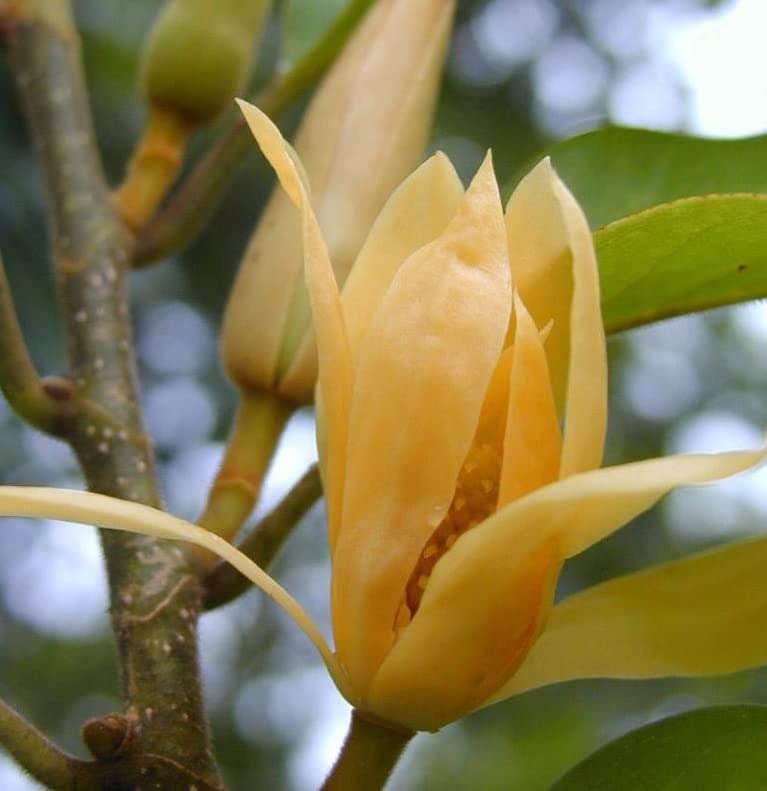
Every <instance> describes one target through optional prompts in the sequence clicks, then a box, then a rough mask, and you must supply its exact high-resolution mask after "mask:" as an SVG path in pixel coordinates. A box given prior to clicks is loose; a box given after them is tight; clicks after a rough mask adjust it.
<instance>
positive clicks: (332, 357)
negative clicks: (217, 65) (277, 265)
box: [238, 100, 352, 542]
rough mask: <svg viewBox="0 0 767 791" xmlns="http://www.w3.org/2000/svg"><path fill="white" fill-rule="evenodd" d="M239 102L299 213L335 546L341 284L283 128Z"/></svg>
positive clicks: (343, 346)
mask: <svg viewBox="0 0 767 791" xmlns="http://www.w3.org/2000/svg"><path fill="white" fill-rule="evenodd" d="M238 104H239V106H240V109H241V110H242V112H243V114H244V116H245V119H246V121H247V122H248V125H249V126H250V130H251V131H252V132H253V135H254V137H255V138H256V141H257V142H258V144H259V146H260V147H261V150H262V152H263V154H264V156H265V157H266V158H267V159H268V160H269V163H270V164H271V165H272V167H273V168H274V170H275V172H276V174H277V177H278V178H279V180H280V183H281V184H282V187H283V189H284V190H285V192H286V193H287V194H288V197H289V198H290V199H291V201H292V202H293V203H294V204H295V206H296V207H298V208H299V209H300V210H301V216H302V227H303V241H304V256H305V265H306V266H305V268H306V283H307V288H308V291H309V297H310V300H311V305H312V314H313V318H314V327H315V333H316V337H317V357H318V363H319V385H318V386H319V390H320V392H321V393H322V404H323V419H324V421H325V423H326V435H327V440H326V442H325V458H324V460H323V468H324V482H325V485H326V487H327V488H326V490H325V498H326V502H327V509H328V529H329V532H330V535H331V542H332V541H333V539H334V536H335V535H336V534H337V532H338V529H339V525H340V519H341V498H342V494H343V483H344V470H345V462H346V459H345V457H346V435H347V419H348V415H349V405H350V402H351V391H352V364H351V355H350V353H349V346H348V342H347V336H346V329H345V327H344V317H343V310H342V308H341V300H340V297H339V295H338V286H337V285H336V280H335V275H334V274H333V268H332V267H331V265H330V259H329V258H328V251H327V248H326V246H325V241H324V240H323V238H322V232H321V231H320V227H319V225H318V224H317V218H316V217H315V216H314V212H313V211H312V206H311V202H310V201H309V198H308V187H307V185H306V183H305V180H304V177H303V173H302V172H301V170H302V169H301V165H300V162H299V161H298V159H297V156H296V153H295V152H294V151H293V149H292V148H291V147H290V145H289V144H288V143H287V142H286V141H285V140H284V139H283V137H282V135H281V134H280V131H279V129H277V127H276V126H275V125H274V124H273V123H272V122H271V121H270V120H269V118H268V117H267V116H266V115H264V113H262V112H261V111H260V110H259V109H258V108H257V107H254V106H253V105H252V104H248V103H247V102H243V101H240V100H238Z"/></svg>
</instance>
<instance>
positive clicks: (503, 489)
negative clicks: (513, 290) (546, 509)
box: [498, 295, 562, 508]
mask: <svg viewBox="0 0 767 791" xmlns="http://www.w3.org/2000/svg"><path fill="white" fill-rule="evenodd" d="M514 314H515V316H516V332H515V334H514V359H513V362H512V369H511V384H510V388H509V401H508V415H507V418H506V436H505V439H504V443H503V464H502V466H501V483H500V492H499V495H498V507H499V508H500V507H502V506H504V505H506V504H507V503H510V502H512V501H513V500H517V499H519V498H520V497H522V496H524V495H526V494H528V493H529V492H532V491H533V490H535V489H538V488H540V487H541V486H545V485H546V484H547V483H551V482H552V481H555V480H556V479H557V476H558V475H559V462H560V454H561V450H562V439H561V436H560V431H559V420H558V418H557V408H556V405H555V404H554V395H553V393H552V391H551V380H550V378H549V368H548V365H547V363H546V352H545V351H544V349H543V343H542V342H541V338H540V335H539V333H538V329H537V328H536V326H535V324H534V323H533V320H532V318H531V316H530V314H529V313H528V312H527V309H526V308H525V305H524V304H523V302H522V300H521V299H520V298H519V296H518V295H516V296H515V299H514Z"/></svg>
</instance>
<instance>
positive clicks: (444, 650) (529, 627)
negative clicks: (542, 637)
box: [361, 528, 562, 730]
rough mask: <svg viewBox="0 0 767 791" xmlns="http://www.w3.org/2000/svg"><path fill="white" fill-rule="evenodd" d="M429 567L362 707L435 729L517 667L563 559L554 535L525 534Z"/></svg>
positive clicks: (542, 615)
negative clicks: (469, 558)
mask: <svg viewBox="0 0 767 791" xmlns="http://www.w3.org/2000/svg"><path fill="white" fill-rule="evenodd" d="M480 531H481V528H476V529H475V530H474V531H470V532H469V533H467V534H465V535H464V536H463V537H462V538H460V539H459V540H458V542H457V543H456V544H455V545H454V547H453V549H451V550H450V551H449V552H448V553H447V554H446V555H445V556H444V557H443V558H442V559H441V560H440V561H439V562H438V563H437V565H436V566H435V568H434V572H433V575H432V578H431V580H430V581H429V583H428V585H427V587H426V590H425V591H424V597H423V600H422V601H421V605H420V607H419V609H418V611H417V612H416V614H415V617H414V618H413V620H412V622H411V623H410V624H409V625H408V626H406V627H405V628H404V629H403V630H402V631H401V632H400V636H399V639H398V640H397V642H396V644H395V645H394V647H393V648H392V650H391V651H390V653H389V655H388V656H387V657H386V659H385V660H384V662H383V664H382V665H381V668H380V669H379V671H378V673H377V674H376V676H375V679H374V680H373V684H372V685H371V688H370V691H369V693H368V695H367V696H363V699H362V702H361V705H362V707H363V709H367V710H369V711H371V712H372V713H374V714H375V715H376V716H378V717H381V718H383V719H384V720H387V721H389V722H395V723H398V724H400V725H404V726H406V727H409V728H413V729H416V730H437V729H438V728H440V727H442V726H443V725H445V724H447V723H448V722H451V721H452V720H455V719H458V718H459V717H461V716H463V715H464V714H467V713H468V712H469V711H472V710H473V709H475V708H476V707H477V706H479V705H480V704H481V703H482V702H483V701H484V700H486V699H487V698H488V696H489V695H491V694H493V692H495V691H496V690H497V689H498V688H499V687H500V686H501V685H502V684H503V683H504V682H505V681H506V679H507V678H509V676H511V675H512V674H513V673H514V671H516V669H517V668H518V667H519V666H520V664H521V663H522V662H523V661H524V659H525V657H526V656H527V653H528V651H529V650H530V647H531V646H532V645H533V643H534V641H535V639H536V637H537V636H538V634H539V632H540V629H541V627H542V625H543V623H544V622H545V618H546V615H547V614H548V611H549V608H550V607H551V602H552V599H553V595H554V587H555V584H556V579H557V577H558V575H559V570H560V568H561V566H562V557H561V554H560V552H559V550H558V548H557V545H556V542H554V541H543V542H540V541H538V540H536V539H534V538H533V537H532V536H528V540H527V542H526V543H525V544H524V545H522V544H521V543H517V544H507V545H505V546H503V547H496V550H497V551H495V552H493V553H487V552H486V553H481V555H477V556H476V557H474V558H473V560H474V562H471V563H469V564H468V565H462V563H461V562H458V561H456V560H455V558H451V555H452V554H453V551H454V550H455V549H457V548H458V546H459V545H460V544H461V543H463V542H465V541H469V540H471V541H475V542H476V541H481V540H482V539H481V538H480V537H479V535H478V534H479V532H480Z"/></svg>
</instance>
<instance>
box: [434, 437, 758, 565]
mask: <svg viewBox="0 0 767 791" xmlns="http://www.w3.org/2000/svg"><path fill="white" fill-rule="evenodd" d="M765 458H767V446H765V447H762V448H760V449H758V450H750V451H747V450H744V451H732V452H728V453H705V454H691V455H685V456H669V457H667V458H663V459H649V460H647V461H639V462H635V463H633V464H621V465H618V466H615V467H606V468H604V469H601V470H591V471H589V472H584V473H581V474H580V475H574V476H571V477H570V478H565V479H564V480H559V481H556V482H554V483H552V484H549V485H548V486H544V487H543V488H541V489H537V490H536V491H534V492H532V493H531V494H529V495H527V496H526V497H523V498H521V499H520V500H516V501H515V502H513V503H511V504H510V505H507V506H505V507H504V508H502V509H501V510H499V511H498V512H496V513H495V514H494V515H493V516H491V517H490V518H489V519H486V520H485V521H484V522H483V523H482V525H480V526H479V527H478V528H475V530H474V531H471V532H482V533H483V534H486V536H487V538H486V539H485V540H486V541H487V546H488V547H491V546H494V547H496V548H500V547H501V546H504V545H505V544H506V543H507V542H508V543H510V544H513V543H514V542H516V541H522V540H523V539H524V538H525V536H526V535H527V534H528V533H530V534H532V535H536V536H538V537H539V539H540V540H542V541H543V540H548V539H550V538H552V539H555V540H556V541H557V542H558V544H559V545H560V546H561V547H562V553H563V555H564V557H566V558H567V557H572V556H573V555H577V554H578V553H580V552H583V551H584V550H585V549H588V548H589V547H590V546H591V545H592V544H595V543H597V541H601V540H602V539H603V538H606V537H607V536H609V535H610V534H611V533H614V532H615V531H616V530H617V529H618V528H620V527H622V526H623V525H625V524H626V523H627V522H629V521H630V520H631V519H633V518H634V517H635V516H637V515H639V514H640V513H642V512H643V511H646V510H647V509H648V508H650V507H651V506H652V505H654V504H655V503H656V502H657V501H658V500H660V498H661V497H663V495H664V494H666V493H667V492H669V491H671V489H674V488H676V487H677V486H690V485H697V484H704V483H711V482H712V481H716V480H718V479H721V478H726V477H728V476H730V475H735V474H736V473H738V472H743V471H744V470H746V469H748V468H749V467H753V466H754V465H756V464H759V463H761V462H762V461H764V460H765ZM461 546H462V545H461V542H460V541H459V542H458V543H457V544H456V545H455V547H454V548H453V550H452V551H451V553H448V554H452V552H455V551H456V550H458V548H459V547H461ZM465 548H466V549H468V545H465ZM460 551H461V552H462V551H464V550H463V549H461V550H460ZM489 551H492V550H489ZM467 562H468V561H467Z"/></svg>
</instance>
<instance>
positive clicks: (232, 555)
mask: <svg viewBox="0 0 767 791" xmlns="http://www.w3.org/2000/svg"><path fill="white" fill-rule="evenodd" d="M0 515H2V516H25V517H38V518H47V519H65V520H67V521H69V522H81V523H83V524H89V525H90V524H92V525H96V526H97V527H105V528H108V529H111V530H125V531H127V532H129V533H138V534H141V535H147V536H154V537H155V538H165V539H171V540H177V541H188V542H189V543H192V544H197V545H198V546H201V547H204V548H205V549H208V550H210V551H211V552H214V553H215V554H217V555H218V556H219V557H221V558H223V559H224V560H226V561H227V562H229V563H231V564H232V565H233V566H234V567H235V568H236V569H237V570H238V571H239V572H240V573H242V574H243V575H244V576H246V577H247V578H248V579H249V580H251V581H252V582H253V583H254V584H255V585H258V587H259V588H261V590H263V591H264V593H266V595H267V596H270V597H271V598H272V599H274V600H275V601H276V602H277V603H278V604H279V605H280V606H281V607H282V608H283V609H284V610H285V611H286V612H287V613H288V615H290V617H291V618H293V620H294V621H295V622H296V623H297V624H298V626H299V627H300V628H301V629H302V630H303V631H304V633H305V634H306V636H307V637H308V638H309V639H310V640H311V641H312V643H314V646H315V647H316V649H317V651H318V652H319V653H320V655H321V656H322V658H323V660H324V661H325V664H326V665H327V668H328V670H329V671H330V674H331V676H332V677H333V680H334V681H335V682H336V684H337V686H338V688H339V690H340V691H341V693H342V694H343V695H345V696H346V697H347V699H349V700H350V701H351V702H352V703H356V701H355V699H354V697H353V696H352V693H351V690H349V687H348V684H347V683H346V679H345V678H344V676H343V674H342V672H341V670H340V667H339V665H338V662H337V660H336V658H335V657H334V656H333V654H332V653H331V652H330V649H329V648H328V646H327V643H326V642H325V640H324V638H323V637H322V635H321V634H320V632H319V630H318V629H317V627H316V626H315V624H314V623H313V622H312V621H311V619H310V618H309V616H307V615H306V613H305V612H304V611H303V610H302V609H301V606H300V605H299V604H298V602H296V601H295V599H293V597H292V596H291V595H290V594H289V593H288V592H287V591H286V590H284V588H282V587H281V586H280V585H279V584H278V583H277V582H275V581H274V580H273V579H272V578H271V577H270V576H269V575H268V574H267V573H266V572H265V571H264V570H263V569H261V568H260V567H259V566H257V565H256V564H255V563H254V562H253V561H252V560H251V559H250V558H248V557H246V556H245V555H243V554H242V552H240V551H239V550H238V549H237V548H236V547H233V546H232V545H231V544H230V543H228V542H227V541H224V539H223V538H221V537H220V536H217V535H216V534H215V533H211V532H210V531H209V530H205V529H203V528H201V527H198V526H197V525H193V524H190V523H189V522H186V521H184V520H183V519H179V518H178V517H175V516H171V515H170V514H166V513H165V512H163V511H160V510H158V509H157V508H151V507H150V506H148V505H142V504H140V503H133V502H129V501H127V500H119V499H117V498H115V497H107V496H106V495H103V494H93V493H91V492H80V491H72V490H67V489H53V488H43V487H34V486H0Z"/></svg>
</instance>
